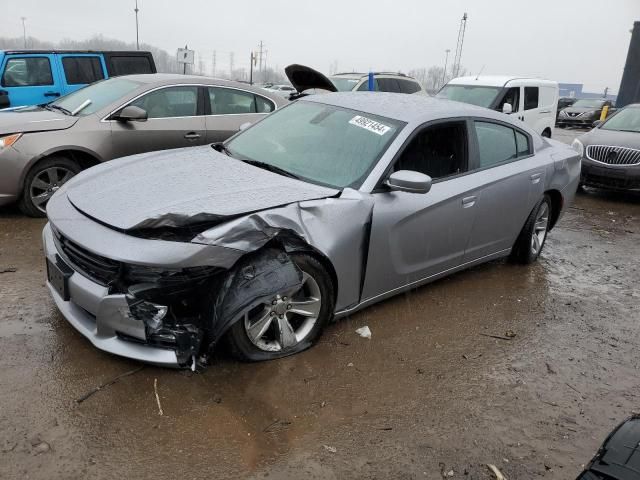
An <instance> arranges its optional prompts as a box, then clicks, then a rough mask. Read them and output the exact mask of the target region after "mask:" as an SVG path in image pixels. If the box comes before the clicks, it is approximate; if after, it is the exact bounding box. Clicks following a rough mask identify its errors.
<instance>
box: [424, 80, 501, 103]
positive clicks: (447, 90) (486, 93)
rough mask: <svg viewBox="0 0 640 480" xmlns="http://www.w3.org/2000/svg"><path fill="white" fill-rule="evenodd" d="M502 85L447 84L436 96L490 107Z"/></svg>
mask: <svg viewBox="0 0 640 480" xmlns="http://www.w3.org/2000/svg"><path fill="white" fill-rule="evenodd" d="M501 91H502V87H484V86H479V85H445V86H444V87H442V90H440V91H439V92H438V94H437V95H436V97H438V98H446V99H448V100H455V101H456V102H463V103H470V104H472V105H478V106H479V107H485V108H489V107H490V106H491V104H492V103H493V102H494V101H495V99H496V97H497V96H498V95H499V94H500V92H501Z"/></svg>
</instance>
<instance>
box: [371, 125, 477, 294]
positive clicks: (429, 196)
mask: <svg viewBox="0 0 640 480" xmlns="http://www.w3.org/2000/svg"><path fill="white" fill-rule="evenodd" d="M468 139H469V136H468V134H467V122H466V121H464V120H461V121H452V122H442V123H438V124H435V125H428V126H426V127H425V128H424V129H422V130H421V131H419V132H418V133H417V134H416V135H415V136H414V137H413V139H412V140H411V141H410V142H409V144H408V145H407V147H406V148H405V149H404V150H403V152H402V153H401V154H400V156H399V157H398V159H397V160H396V161H395V163H394V165H393V167H392V170H393V171H398V170H416V171H420V172H421V173H425V174H426V175H429V176H431V177H432V179H433V181H434V183H433V186H432V187H431V190H430V191H429V192H428V193H426V194H417V193H407V192H397V191H396V192H394V191H388V190H387V191H379V192H377V193H373V196H374V198H375V204H374V208H373V218H372V224H371V238H370V244H369V245H370V246H369V257H368V261H367V269H366V278H365V284H364V289H363V296H362V300H368V299H371V298H374V297H378V296H382V295H385V294H390V293H391V292H393V291H394V290H397V289H399V288H402V287H404V286H406V285H410V284H413V283H416V282H420V281H421V280H423V279H426V278H429V277H431V276H434V275H437V274H439V273H442V272H446V271H447V270H450V269H452V268H455V267H457V266H459V265H460V264H461V263H462V261H463V257H464V251H465V247H466V245H467V242H468V239H469V235H470V233H471V229H472V226H473V223H474V218H475V216H476V212H475V205H476V200H477V197H478V195H479V192H480V185H478V183H477V181H476V179H475V178H474V177H473V175H468V174H467V170H468V165H469V163H468V158H469V150H470V144H469V140H468Z"/></svg>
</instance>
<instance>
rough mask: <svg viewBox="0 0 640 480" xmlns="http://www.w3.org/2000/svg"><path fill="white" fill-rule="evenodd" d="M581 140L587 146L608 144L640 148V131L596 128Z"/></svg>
mask: <svg viewBox="0 0 640 480" xmlns="http://www.w3.org/2000/svg"><path fill="white" fill-rule="evenodd" d="M580 140H581V141H582V143H583V144H584V145H585V146H587V145H608V146H612V147H629V148H636V149H640V132H620V131H618V130H604V129H602V128H594V129H593V130H591V131H590V132H588V133H586V134H584V135H583V136H582V137H581V138H580Z"/></svg>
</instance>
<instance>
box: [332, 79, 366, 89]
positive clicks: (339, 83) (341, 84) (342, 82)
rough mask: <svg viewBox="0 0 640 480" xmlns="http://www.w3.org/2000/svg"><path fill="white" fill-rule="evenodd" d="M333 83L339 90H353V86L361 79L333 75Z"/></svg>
mask: <svg viewBox="0 0 640 480" xmlns="http://www.w3.org/2000/svg"><path fill="white" fill-rule="evenodd" d="M330 80H331V83H333V84H334V85H335V86H336V89H338V91H339V92H350V91H351V90H353V87H355V86H356V85H357V83H358V82H359V81H360V80H359V79H357V78H342V77H331V78H330Z"/></svg>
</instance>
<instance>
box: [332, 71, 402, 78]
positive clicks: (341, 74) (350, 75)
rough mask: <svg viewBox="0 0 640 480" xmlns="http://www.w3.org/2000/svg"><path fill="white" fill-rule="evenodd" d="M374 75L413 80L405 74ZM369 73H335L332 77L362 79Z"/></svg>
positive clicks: (384, 73) (382, 73)
mask: <svg viewBox="0 0 640 480" xmlns="http://www.w3.org/2000/svg"><path fill="white" fill-rule="evenodd" d="M373 74H374V75H395V76H396V77H406V78H413V77H410V76H409V75H407V74H405V73H400V72H373ZM368 75H369V73H362V72H343V73H334V74H333V75H331V77H343V78H362V77H366V76H368Z"/></svg>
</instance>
